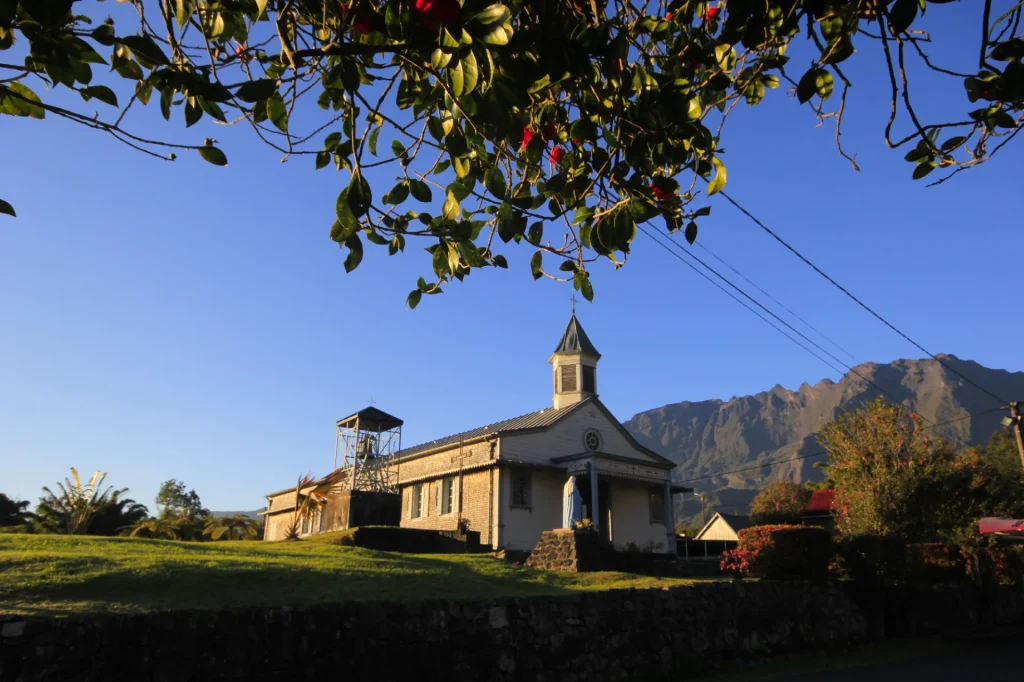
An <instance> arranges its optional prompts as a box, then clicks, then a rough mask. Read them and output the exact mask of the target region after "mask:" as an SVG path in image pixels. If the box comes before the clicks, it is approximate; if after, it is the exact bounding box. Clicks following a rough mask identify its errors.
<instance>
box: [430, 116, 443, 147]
mask: <svg viewBox="0 0 1024 682" xmlns="http://www.w3.org/2000/svg"><path fill="white" fill-rule="evenodd" d="M427 131H428V132H429V133H430V136H431V137H432V138H434V139H435V140H437V141H438V142H440V141H441V140H443V139H444V124H442V123H441V119H439V118H438V117H437V116H431V117H430V118H428V119H427Z"/></svg>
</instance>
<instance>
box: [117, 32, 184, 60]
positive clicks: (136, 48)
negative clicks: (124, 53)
mask: <svg viewBox="0 0 1024 682" xmlns="http://www.w3.org/2000/svg"><path fill="white" fill-rule="evenodd" d="M117 42H119V43H121V44H122V45H124V46H126V47H127V48H128V49H129V50H131V51H132V53H133V54H134V55H135V57H136V59H138V60H139V61H140V62H142V63H143V64H146V63H149V64H153V65H155V66H167V65H168V64H170V63H171V62H170V60H169V59H167V55H165V54H164V53H163V50H161V49H160V46H159V45H157V44H156V42H155V41H154V40H153V39H152V38H150V37H149V36H125V37H124V38H118V39H117Z"/></svg>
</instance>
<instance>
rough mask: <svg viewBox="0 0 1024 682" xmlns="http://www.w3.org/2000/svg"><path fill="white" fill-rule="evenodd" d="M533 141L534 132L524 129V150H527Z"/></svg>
mask: <svg viewBox="0 0 1024 682" xmlns="http://www.w3.org/2000/svg"><path fill="white" fill-rule="evenodd" d="M532 139H533V130H531V129H530V128H523V144H522V145H520V146H521V147H522V148H523V149H526V146H527V145H528V144H530V140H532Z"/></svg>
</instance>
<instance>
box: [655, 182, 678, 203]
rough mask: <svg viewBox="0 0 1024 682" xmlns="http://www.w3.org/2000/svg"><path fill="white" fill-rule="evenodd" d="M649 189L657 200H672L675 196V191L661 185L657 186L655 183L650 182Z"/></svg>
mask: <svg viewBox="0 0 1024 682" xmlns="http://www.w3.org/2000/svg"><path fill="white" fill-rule="evenodd" d="M651 190H652V191H653V192H654V198H655V199H657V200H658V201H672V200H673V199H675V198H676V193H675V192H671V191H669V190H667V189H664V188H662V187H658V185H656V184H655V183H653V182H652V183H651Z"/></svg>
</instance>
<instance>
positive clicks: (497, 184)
mask: <svg viewBox="0 0 1024 682" xmlns="http://www.w3.org/2000/svg"><path fill="white" fill-rule="evenodd" d="M484 187H486V188H487V191H488V192H490V193H491V194H493V195H494V196H496V197H498V198H499V199H504V198H505V192H507V191H508V188H507V186H506V183H505V174H504V173H502V172H501V170H500V169H498V168H496V167H494V166H491V167H490V168H488V169H487V172H486V173H484Z"/></svg>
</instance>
